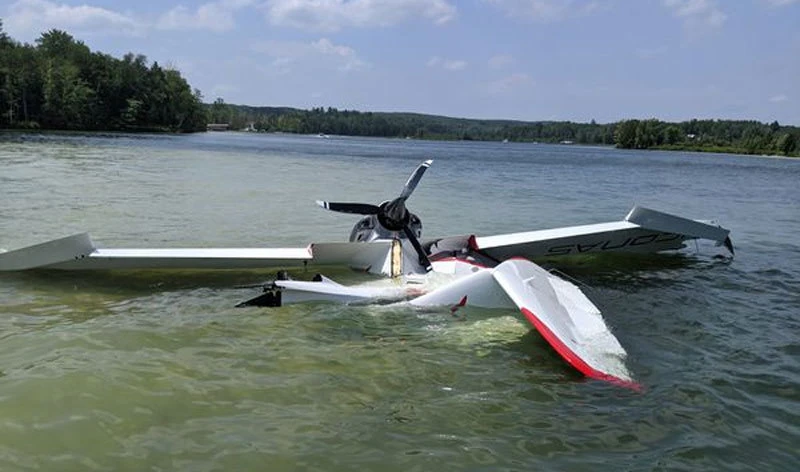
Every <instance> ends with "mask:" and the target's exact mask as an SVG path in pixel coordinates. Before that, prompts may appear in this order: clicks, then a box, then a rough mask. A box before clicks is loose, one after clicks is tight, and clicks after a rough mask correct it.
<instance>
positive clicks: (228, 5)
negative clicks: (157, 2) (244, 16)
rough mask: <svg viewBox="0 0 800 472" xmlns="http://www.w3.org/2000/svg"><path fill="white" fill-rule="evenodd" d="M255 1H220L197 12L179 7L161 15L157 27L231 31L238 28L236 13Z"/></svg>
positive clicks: (205, 5)
mask: <svg viewBox="0 0 800 472" xmlns="http://www.w3.org/2000/svg"><path fill="white" fill-rule="evenodd" d="M254 1H255V0H220V1H217V2H209V3H204V4H202V5H200V6H199V7H197V8H196V9H195V10H191V9H189V8H187V7H185V6H183V5H178V6H177V7H175V8H172V9H171V10H169V11H167V12H166V13H164V14H163V15H161V17H159V19H158V21H156V27H157V28H159V29H163V30H208V31H214V32H222V31H229V30H232V29H233V28H234V27H235V26H236V22H235V20H234V17H233V15H234V13H235V12H236V11H237V10H239V9H241V8H244V7H247V6H250V5H252V4H253V3H254Z"/></svg>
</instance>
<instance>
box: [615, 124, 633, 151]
mask: <svg viewBox="0 0 800 472" xmlns="http://www.w3.org/2000/svg"><path fill="white" fill-rule="evenodd" d="M638 127H639V120H623V121H620V122H619V123H617V126H616V129H615V131H614V142H615V143H616V145H617V147H618V148H623V149H633V148H634V147H635V146H636V130H637V128H638Z"/></svg>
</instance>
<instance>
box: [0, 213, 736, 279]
mask: <svg viewBox="0 0 800 472" xmlns="http://www.w3.org/2000/svg"><path fill="white" fill-rule="evenodd" d="M727 237H728V230H727V229H724V228H722V227H720V226H717V225H715V224H711V223H706V222H701V221H695V220H689V219H685V218H681V217H677V216H674V215H669V214H667V213H661V212H657V211H654V210H649V209H646V208H641V207H634V208H633V210H631V211H630V213H628V215H627V216H626V217H625V219H624V220H622V221H618V222H612V223H598V224H593V225H584V226H572V227H566V228H558V229H547V230H540V231H530V232H524V233H511V234H502V235H495V236H478V237H475V236H470V237H464V236H458V237H452V238H442V239H438V240H434V241H432V244H431V245H430V247H431V252H432V255H435V253H436V252H437V251H439V250H444V249H443V248H445V247H447V249H448V250H450V251H461V250H462V249H463V250H467V249H471V250H475V251H479V252H480V253H482V254H484V255H487V256H489V257H491V258H493V259H495V260H497V261H503V260H506V259H508V258H511V257H526V258H531V259H533V258H537V257H548V256H567V255H576V254H583V253H597V252H620V251H621V252H658V251H663V250H670V249H679V248H681V247H683V243H684V241H685V240H687V239H695V238H703V239H710V240H713V241H716V242H717V243H720V244H721V243H723V242H725V241H727ZM396 246H397V243H396V242H394V241H391V240H377V241H373V242H369V243H363V242H357V243H346V242H342V243H317V244H311V245H309V246H307V247H302V248H193V249H189V248H175V249H135V248H130V249H125V248H123V249H105V248H98V247H96V246H95V244H94V242H93V241H92V239H91V237H90V236H89V234H88V233H81V234H76V235H73V236H68V237H65V238H61V239H56V240H53V241H49V242H46V243H42V244H37V245H34V246H28V247H25V248H22V249H16V250H13V251H9V252H5V253H0V271H19V270H28V269H63V270H98V269H99V270H104V269H259V268H270V267H281V268H291V267H297V266H300V267H302V266H305V265H309V264H313V265H317V266H327V265H342V266H350V267H355V268H359V269H363V270H367V271H369V272H372V273H381V274H386V275H396V274H398V273H400V270H401V267H402V264H403V263H402V256H398V255H397V251H396Z"/></svg>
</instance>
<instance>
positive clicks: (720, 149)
mask: <svg viewBox="0 0 800 472" xmlns="http://www.w3.org/2000/svg"><path fill="white" fill-rule="evenodd" d="M8 134H17V135H36V134H43V135H65V136H69V135H73V136H74V135H95V136H104V135H106V136H117V135H132V136H136V135H148V134H149V135H158V136H181V135H191V134H210V135H213V134H220V135H230V134H236V135H256V136H257V135H277V136H280V135H285V136H299V137H300V136H302V137H317V136H318V135H317V134H309V133H292V132H286V131H259V132H254V131H241V130H231V131H196V132H175V131H169V130H153V129H148V130H144V129H139V130H74V129H73V130H58V129H29V128H0V141H1V140H2V139H1V138H2V136H3V135H8ZM326 136H327V137H345V138H377V139H393V140H413V141H429V142H453V143H458V142H476V143H497V144H534V145H535V144H543V145H548V146H562V147H572V146H580V147H593V148H605V149H620V150H625V148H620V147H618V146H615V145H613V144H595V143H581V142H572V143H559V142H543V141H532V140H516V141H497V140H488V139H487V140H478V139H468V140H464V139H453V138H446V137H423V138H410V137H407V138H403V137H397V136H361V135H345V134H335V135H326ZM636 150H638V151H667V152H696V153H705V154H732V155H739V156H751V157H762V158H771V159H798V157H800V156H797V155H793V156H785V155H780V154H767V153H759V152H749V151H748V150H746V149H741V148H735V147H725V146H709V147H702V146H696V145H695V146H688V145H687V146H680V145H662V146H656V147H650V148H646V149H636Z"/></svg>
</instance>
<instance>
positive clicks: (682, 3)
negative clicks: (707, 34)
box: [663, 0, 728, 28]
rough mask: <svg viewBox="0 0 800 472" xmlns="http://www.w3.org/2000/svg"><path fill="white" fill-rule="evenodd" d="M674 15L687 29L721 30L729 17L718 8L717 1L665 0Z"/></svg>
mask: <svg viewBox="0 0 800 472" xmlns="http://www.w3.org/2000/svg"><path fill="white" fill-rule="evenodd" d="M663 2H664V6H666V7H667V8H669V9H670V10H672V14H673V15H674V16H676V17H678V18H682V19H683V20H684V22H685V24H686V26H687V27H690V28H697V27H711V28H719V27H721V26H722V25H723V24H724V23H725V20H726V19H727V18H728V16H727V15H726V14H725V13H723V11H722V10H720V9H719V7H718V6H717V2H716V1H715V0H663Z"/></svg>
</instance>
